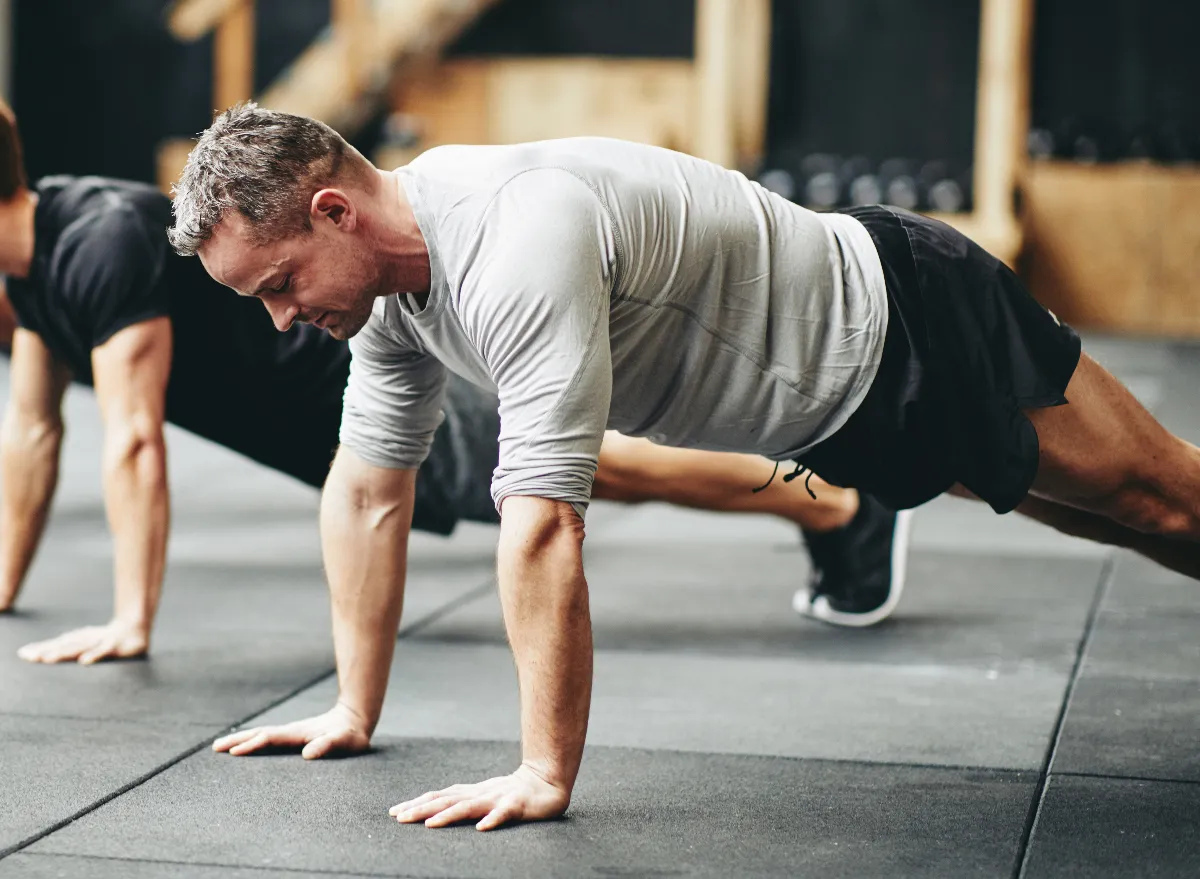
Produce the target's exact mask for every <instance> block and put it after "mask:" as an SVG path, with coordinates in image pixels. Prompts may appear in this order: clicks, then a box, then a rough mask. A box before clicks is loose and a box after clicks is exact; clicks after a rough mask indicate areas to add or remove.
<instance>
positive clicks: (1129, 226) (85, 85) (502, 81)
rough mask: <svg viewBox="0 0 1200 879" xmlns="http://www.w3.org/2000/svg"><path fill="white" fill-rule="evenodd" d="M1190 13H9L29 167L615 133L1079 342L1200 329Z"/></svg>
mask: <svg viewBox="0 0 1200 879" xmlns="http://www.w3.org/2000/svg"><path fill="white" fill-rule="evenodd" d="M1198 34H1200V2H1196V0H1158V2H1144V0H774V2H771V0H257V2H255V0H173V2H171V0H0V43H2V48H3V51H4V52H5V53H6V54H7V55H8V58H7V61H8V63H7V64H0V68H2V69H3V70H2V73H3V81H2V83H0V88H2V89H3V91H4V92H5V94H7V95H8V96H9V98H10V100H11V101H12V103H13V104H14V107H15V109H16V112H17V114H18V118H19V119H20V122H21V126H22V131H23V135H24V139H25V144H26V150H27V163H28V166H29V170H30V173H31V175H32V176H34V177H37V176H39V175H42V174H47V173H72V174H103V175H110V176H119V177H129V178H134V179H140V180H147V181H155V182H157V183H158V184H159V185H161V186H163V187H164V188H166V187H169V184H170V182H171V181H172V180H173V179H174V177H175V176H176V175H177V173H178V171H179V169H180V167H181V165H182V162H183V159H184V158H185V157H186V155H187V151H188V149H189V147H190V140H189V138H190V137H191V136H193V135H194V134H195V133H196V132H198V131H199V130H201V129H202V128H204V127H205V126H206V125H207V124H208V122H209V120H210V119H211V115H212V111H213V109H214V108H223V107H226V106H228V105H230V104H232V103H234V102H236V101H239V100H244V99H247V98H252V97H253V98H255V99H257V100H259V101H260V102H261V103H263V104H265V105H267V106H271V107H275V108H278V109H283V110H289V111H292V112H297V113H304V114H307V115H311V116H316V117H318V118H321V119H324V120H325V121H327V122H329V123H330V124H332V125H334V126H335V127H336V128H338V129H339V130H340V131H342V132H343V134H345V135H347V136H348V137H349V138H350V139H351V140H352V141H353V142H354V143H355V144H356V145H357V146H358V147H359V148H360V149H361V150H363V151H364V152H365V153H366V154H367V155H368V156H370V157H372V158H373V159H374V160H375V161H376V162H377V163H379V164H381V165H391V166H394V165H398V164H402V163H403V162H405V161H407V159H408V157H410V156H412V155H415V154H416V153H418V152H420V151H421V150H423V149H426V148H428V147H430V146H434V145H437V144H439V143H447V142H457V143H469V142H513V141H522V140H534V139H539V138H545V137H559V136H568V135H575V134H603V135H611V136H616V137H624V138H629V139H634V140H642V141H647V142H651V143H658V144H661V145H664V146H668V147H672V148H675V149H680V150H685V151H688V152H693V153H696V154H698V155H701V156H704V157H706V158H710V159H713V160H715V161H718V162H721V163H723V164H726V165H729V166H733V167H739V168H741V169H742V170H744V171H746V173H748V174H751V175H753V176H755V177H756V178H757V179H758V180H759V181H760V182H762V183H763V184H764V185H765V186H768V187H770V188H772V189H774V190H775V191H776V192H779V193H780V194H782V195H784V196H786V197H788V198H791V199H793V200H795V201H797V202H800V203H803V204H806V205H809V206H811V207H814V208H817V209H828V208H832V207H836V206H839V205H844V204H851V203H855V202H875V201H881V202H887V203H891V204H896V205H900V206H902V207H906V208H911V209H915V210H921V211H928V212H932V213H936V214H938V215H940V216H943V217H944V218H946V219H947V220H948V221H949V222H952V223H954V224H955V225H958V226H959V227H961V228H963V229H964V231H966V232H968V234H971V235H973V236H974V237H975V238H976V239H977V240H979V241H980V243H982V244H984V245H985V246H986V247H988V248H989V249H990V250H992V252H993V253H995V254H996V255H997V256H999V257H1001V258H1002V259H1004V260H1005V261H1006V262H1008V263H1010V264H1011V265H1013V266H1014V267H1015V268H1017V269H1018V270H1019V271H1020V272H1021V273H1022V275H1023V276H1024V277H1025V279H1026V280H1027V281H1028V283H1029V284H1030V286H1031V288H1032V289H1033V291H1034V293H1035V295H1037V296H1038V298H1039V299H1041V300H1042V301H1043V302H1044V303H1045V304H1046V305H1048V306H1049V307H1051V308H1053V309H1054V310H1055V311H1057V312H1058V313H1059V314H1060V315H1061V316H1062V317H1063V318H1064V319H1067V320H1069V321H1071V322H1073V323H1075V324H1077V325H1078V326H1080V327H1081V328H1087V329H1094V330H1106V331H1115V332H1122V333H1144V334H1155V335H1167V336H1180V337H1200V283H1197V281H1198V280H1200V89H1198V86H1200V51H1197V35H1198Z"/></svg>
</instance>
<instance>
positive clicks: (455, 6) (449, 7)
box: [259, 0, 497, 131]
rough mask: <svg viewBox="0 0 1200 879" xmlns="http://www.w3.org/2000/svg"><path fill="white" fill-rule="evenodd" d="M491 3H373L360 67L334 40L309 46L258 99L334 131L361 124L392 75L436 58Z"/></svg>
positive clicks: (437, 0) (448, 0)
mask: <svg viewBox="0 0 1200 879" xmlns="http://www.w3.org/2000/svg"><path fill="white" fill-rule="evenodd" d="M496 2H497V0H376V2H375V3H374V4H373V5H372V9H373V11H372V12H371V16H370V18H369V20H368V22H367V24H366V25H365V26H364V33H363V41H362V43H361V52H360V61H361V66H360V67H359V68H358V69H359V71H360V72H359V73H358V74H357V76H358V80H359V86H358V87H357V88H356V86H355V76H356V75H354V74H350V73H349V72H348V71H347V70H346V68H345V64H344V63H343V58H344V56H343V54H342V50H341V48H340V46H339V45H338V41H337V40H336V39H334V40H322V41H319V42H317V43H314V44H313V45H312V46H310V47H309V48H308V49H307V50H306V51H305V52H304V53H303V54H302V55H301V56H300V57H299V58H298V59H297V60H296V63H295V64H293V65H292V66H291V68H290V69H289V70H288V71H287V72H286V73H284V75H283V76H281V77H280V78H279V79H278V80H277V81H276V82H275V83H274V84H272V86H271V87H270V88H269V89H268V90H267V91H266V92H265V93H263V95H262V96H261V97H260V98H259V101H260V102H261V103H262V104H263V105H264V106H266V107H270V108H271V109H273V110H282V111H284V112H287V113H296V114H299V115H303V116H312V117H313V118H316V119H320V120H321V121H323V122H325V123H327V124H329V125H331V126H332V127H334V128H336V129H338V130H339V131H347V130H351V129H353V128H355V127H356V126H358V125H360V124H361V123H362V122H364V121H365V120H366V119H367V118H368V117H369V115H370V113H371V111H372V109H373V107H374V99H376V98H377V97H378V96H379V95H380V94H382V93H383V92H385V91H386V89H387V87H388V82H389V79H390V75H391V74H392V73H393V72H394V71H397V70H399V71H401V72H402V71H404V70H406V69H411V68H416V67H420V66H421V65H422V64H423V63H425V62H426V60H427V59H429V58H430V57H433V56H436V55H437V54H438V53H439V52H441V50H442V49H443V48H445V47H446V45H448V44H449V43H450V42H451V41H453V40H454V39H455V38H456V37H457V36H458V35H459V34H460V33H462V31H463V30H464V29H465V28H466V27H467V25H469V24H470V23H471V22H472V21H474V20H475V18H477V17H478V16H479V15H480V14H481V13H482V12H483V11H484V10H485V9H487V8H488V7H489V6H492V5H493V4H494V3H496Z"/></svg>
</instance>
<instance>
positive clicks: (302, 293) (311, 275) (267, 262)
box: [198, 214, 388, 339]
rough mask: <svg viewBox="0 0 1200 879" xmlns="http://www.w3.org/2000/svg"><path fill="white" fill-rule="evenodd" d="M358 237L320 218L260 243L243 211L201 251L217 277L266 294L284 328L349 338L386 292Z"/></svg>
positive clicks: (229, 284)
mask: <svg viewBox="0 0 1200 879" xmlns="http://www.w3.org/2000/svg"><path fill="white" fill-rule="evenodd" d="M359 238H360V236H357V235H354V234H353V233H347V232H345V231H344V230H342V229H339V228H338V227H337V225H336V224H334V223H332V222H330V221H329V220H327V219H325V218H320V219H318V220H317V221H316V222H315V223H314V226H313V231H312V232H311V233H308V234H297V235H292V236H289V237H287V238H283V239H280V240H278V241H273V242H271V243H269V244H265V245H258V244H254V243H253V241H252V240H251V238H250V235H249V227H248V224H247V222H246V220H245V218H244V217H242V216H241V215H239V214H232V215H230V216H228V217H226V218H225V219H224V220H222V221H221V223H220V224H219V225H218V226H217V227H216V229H215V230H214V231H213V236H212V238H210V239H209V240H208V241H206V242H205V243H204V245H203V246H202V247H201V248H200V250H199V252H198V255H199V257H200V261H201V262H202V263H204V268H205V269H207V270H208V273H209V274H210V275H212V277H213V279H214V280H216V281H219V282H220V283H222V284H224V285H225V286H227V287H232V288H233V289H234V290H236V291H237V292H238V293H239V294H240V295H242V296H254V297H256V298H258V299H260V300H262V304H263V305H265V306H266V308H267V311H268V312H269V313H270V315H271V320H272V321H273V322H274V323H275V328H276V329H277V330H279V331H280V332H285V331H286V330H287V329H289V328H290V327H291V326H292V324H293V323H295V322H296V321H300V322H301V323H311V324H314V325H315V326H318V327H320V328H321V329H323V330H325V331H326V332H328V333H329V335H331V336H333V337H334V338H335V339H349V338H350V337H351V336H353V335H354V334H355V333H357V332H358V331H359V330H361V329H362V328H363V325H364V324H366V322H367V319H368V318H369V317H370V316H371V308H372V306H373V304H374V302H375V298H376V296H379V295H382V294H383V293H386V292H388V291H386V290H382V289H380V288H381V286H382V283H381V279H380V276H379V272H378V269H377V265H376V262H375V260H374V259H373V254H372V253H370V252H369V251H368V250H367V249H366V248H364V247H363V246H362V244H361V242H360V241H359Z"/></svg>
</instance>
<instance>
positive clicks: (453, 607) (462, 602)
mask: <svg viewBox="0 0 1200 879" xmlns="http://www.w3.org/2000/svg"><path fill="white" fill-rule="evenodd" d="M495 584H496V579H495V577H494V576H489V578H488V580H487V581H486V582H484V583H480V584H479V585H478V586H472V587H471V588H470V589H467V590H465V591H463V592H461V593H459V594H458V595H456V596H455V597H454V598H451V599H450V600H449V601H447V602H446V603H445V604H440V605H438V606H437V607H435V608H434V609H433V610H431V611H429V612H428V613H426V614H425V615H424V616H422V617H419V618H418V619H416V620H414V621H413V622H411V623H409V624H408V625H406V626H401V627H400V630H399V631H398V632H397V633H396V638H397V640H404V639H407V638H411V637H412V636H413V635H415V634H417V633H419V632H421V631H422V630H424V629H426V628H428V627H429V626H432V625H433V624H434V623H436V622H437V621H438V620H441V619H444V618H445V617H448V616H449V615H450V614H452V613H454V612H455V611H457V610H460V609H461V608H464V607H466V606H467V605H468V604H472V603H473V602H476V601H478V600H479V599H481V598H483V597H484V596H485V595H487V594H488V592H490V591H491V590H492V589H493V588H495Z"/></svg>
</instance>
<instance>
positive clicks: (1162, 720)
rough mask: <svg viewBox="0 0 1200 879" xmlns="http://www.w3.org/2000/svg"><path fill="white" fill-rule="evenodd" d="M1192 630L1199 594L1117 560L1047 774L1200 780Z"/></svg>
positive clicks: (1199, 610)
mask: <svg viewBox="0 0 1200 879" xmlns="http://www.w3.org/2000/svg"><path fill="white" fill-rule="evenodd" d="M1197 632H1200V587H1198V586H1197V584H1196V583H1195V582H1194V581H1191V580H1189V579H1187V578H1185V577H1182V576H1180V575H1177V574H1173V573H1171V572H1169V571H1166V570H1165V569H1162V568H1158V567H1155V566H1154V565H1152V564H1150V563H1149V562H1146V561H1143V560H1141V559H1138V558H1136V557H1134V556H1132V555H1122V556H1121V557H1120V561H1119V563H1118V565H1117V567H1116V571H1115V575H1114V577H1113V579H1112V582H1111V584H1110V585H1109V587H1108V588H1107V590H1106V591H1105V595H1104V600H1103V603H1102V604H1101V607H1100V612H1099V614H1098V615H1097V618H1096V622H1095V625H1094V627H1093V629H1092V634H1091V637H1090V638H1089V640H1088V644H1087V649H1086V652H1085V653H1084V656H1083V662H1082V665H1081V668H1080V672H1079V676H1078V679H1077V681H1076V683H1075V687H1074V690H1073V692H1072V694H1071V699H1070V703H1069V706H1068V709H1067V714H1066V721H1065V723H1064V726H1063V732H1062V737H1061V740H1060V742H1059V746H1058V750H1057V753H1056V756H1055V762H1054V766H1053V769H1054V770H1055V771H1060V772H1080V773H1089V774H1102V775H1120V776H1129V777H1135V778H1159V779H1166V780H1188V781H1200V751H1197V748H1196V723H1197V718H1198V717H1200V638H1198V637H1197ZM1198 872H1200V869H1198Z"/></svg>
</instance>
